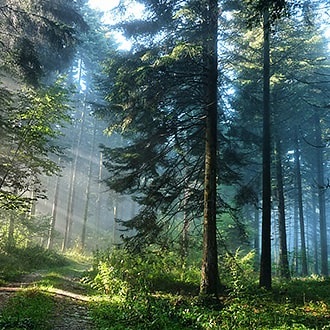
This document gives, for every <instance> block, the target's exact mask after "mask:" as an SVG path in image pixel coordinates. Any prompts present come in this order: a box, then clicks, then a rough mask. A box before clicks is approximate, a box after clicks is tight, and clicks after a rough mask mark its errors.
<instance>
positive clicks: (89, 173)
mask: <svg viewBox="0 0 330 330" xmlns="http://www.w3.org/2000/svg"><path fill="white" fill-rule="evenodd" d="M95 135H96V123H95V120H94V127H93V139H92V146H91V151H90V155H89V164H88V173H87V177H88V180H87V186H86V202H85V209H84V219H83V227H82V233H81V248H82V250H84V248H85V244H86V231H87V220H88V208H89V203H90V192H91V183H92V164H93V154H94V149H95Z"/></svg>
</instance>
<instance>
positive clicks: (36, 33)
mask: <svg viewBox="0 0 330 330" xmlns="http://www.w3.org/2000/svg"><path fill="white" fill-rule="evenodd" d="M81 3H82V1H79V2H77V1H59V0H55V1H54V0H52V1H49V0H47V1H44V0H43V1H40V0H23V1H17V0H6V1H3V2H2V5H1V11H0V28H1V31H2V33H1V35H0V48H1V51H2V53H3V54H4V56H3V61H2V62H1V67H2V70H5V71H6V72H8V73H9V74H10V76H14V77H15V76H16V77H19V78H22V79H23V80H25V81H26V82H27V83H29V84H33V85H37V84H38V83H39V82H40V80H41V78H42V76H43V75H44V74H45V73H48V74H49V72H51V71H55V70H59V69H63V68H64V67H66V66H67V65H68V64H69V63H70V60H71V59H72V57H73V54H74V52H75V47H76V45H77V43H78V38H77V32H78V31H79V32H82V31H84V30H86V28H87V26H86V23H85V22H84V20H83V17H82V15H81V14H80V8H79V5H80V4H81Z"/></svg>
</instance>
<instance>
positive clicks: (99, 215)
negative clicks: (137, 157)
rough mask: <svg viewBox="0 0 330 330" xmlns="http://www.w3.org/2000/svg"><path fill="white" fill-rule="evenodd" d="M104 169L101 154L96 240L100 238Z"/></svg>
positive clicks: (101, 155)
mask: <svg viewBox="0 0 330 330" xmlns="http://www.w3.org/2000/svg"><path fill="white" fill-rule="evenodd" d="M102 169H103V154H102V152H100V158H99V174H98V185H97V198H96V238H97V239H99V238H100V222H101V180H102Z"/></svg>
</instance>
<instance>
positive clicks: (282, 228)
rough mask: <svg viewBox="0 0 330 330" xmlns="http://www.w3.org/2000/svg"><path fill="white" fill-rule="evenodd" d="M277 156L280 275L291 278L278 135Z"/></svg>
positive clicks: (277, 139)
mask: <svg viewBox="0 0 330 330" xmlns="http://www.w3.org/2000/svg"><path fill="white" fill-rule="evenodd" d="M275 158H276V179H277V195H278V234H279V266H280V276H281V277H282V278H285V279H290V269H289V260H288V247H287V238H286V220H285V200H284V189H283V168H282V150H281V141H280V139H279V138H278V137H276V147H275Z"/></svg>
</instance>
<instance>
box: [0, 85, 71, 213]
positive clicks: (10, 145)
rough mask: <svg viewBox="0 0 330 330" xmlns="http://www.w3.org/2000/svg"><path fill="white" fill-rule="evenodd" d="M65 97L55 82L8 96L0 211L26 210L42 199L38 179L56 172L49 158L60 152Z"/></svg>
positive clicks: (0, 157)
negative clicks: (58, 143) (59, 142)
mask: <svg viewBox="0 0 330 330" xmlns="http://www.w3.org/2000/svg"><path fill="white" fill-rule="evenodd" d="M68 95H69V89H68V88H67V87H66V86H65V83H64V82H63V81H60V80H59V81H58V82H56V83H55V84H53V85H52V86H48V87H42V88H39V89H37V90H36V89H30V88H26V89H22V90H20V91H17V92H16V93H14V94H12V95H11V96H10V98H9V100H8V102H9V106H8V107H7V109H5V114H4V115H3V117H4V119H3V120H4V122H5V133H6V136H5V137H3V140H2V146H1V154H0V177H1V180H0V208H2V209H7V210H8V209H23V207H25V209H26V208H29V206H30V203H31V202H33V201H34V199H35V198H42V197H43V196H44V191H43V189H42V187H41V181H40V180H41V178H40V176H41V175H52V174H54V173H57V172H58V171H59V167H58V166H57V165H56V163H55V162H54V161H52V160H51V159H50V155H51V154H52V153H60V152H61V149H60V148H59V147H58V146H56V144H55V140H56V138H57V137H58V136H59V135H60V134H61V133H60V129H61V127H63V125H64V124H65V122H68V121H69V116H68V109H69V106H68ZM28 193H30V194H33V197H32V198H31V197H30V196H29V195H28Z"/></svg>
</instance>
